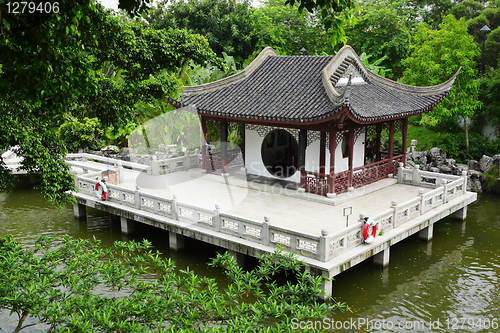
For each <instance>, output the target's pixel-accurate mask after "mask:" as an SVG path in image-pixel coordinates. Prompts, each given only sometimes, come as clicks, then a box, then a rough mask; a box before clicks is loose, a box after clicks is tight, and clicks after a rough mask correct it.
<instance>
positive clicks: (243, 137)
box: [241, 123, 246, 167]
mask: <svg viewBox="0 0 500 333" xmlns="http://www.w3.org/2000/svg"><path fill="white" fill-rule="evenodd" d="M241 126H242V127H243V131H242V132H241V139H242V140H243V143H242V145H241V155H242V157H243V167H245V145H246V142H245V123H243V124H241Z"/></svg>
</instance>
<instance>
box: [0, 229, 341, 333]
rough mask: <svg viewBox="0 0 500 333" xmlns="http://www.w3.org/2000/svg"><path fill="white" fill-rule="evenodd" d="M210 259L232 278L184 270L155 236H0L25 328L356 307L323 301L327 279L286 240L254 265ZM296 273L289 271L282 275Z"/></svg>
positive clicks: (15, 308) (285, 316) (269, 317)
mask: <svg viewBox="0 0 500 333" xmlns="http://www.w3.org/2000/svg"><path fill="white" fill-rule="evenodd" d="M209 265H210V266H212V267H217V268H219V269H221V270H222V271H223V272H224V274H225V275H226V276H227V278H228V279H227V283H223V285H227V286H223V285H218V284H217V282H216V281H215V279H212V278H208V277H203V276H198V275H196V274H195V273H194V272H193V271H192V270H190V269H189V268H188V269H186V270H177V269H176V266H175V263H174V262H173V261H172V260H171V259H165V258H164V257H163V256H162V255H161V254H160V253H159V252H154V251H153V250H152V246H151V243H150V242H148V241H147V240H143V241H142V242H141V243H137V242H133V241H132V242H115V243H114V244H113V245H111V246H109V247H103V246H102V245H101V244H100V242H99V241H98V240H97V239H95V238H94V239H93V240H85V239H70V238H69V237H68V236H65V237H63V238H57V239H50V238H47V237H46V236H42V237H40V238H39V239H38V240H37V242H36V244H35V246H34V247H31V248H24V247H22V246H21V245H20V244H19V243H18V242H17V241H16V240H14V239H13V238H12V236H7V237H0V310H3V309H5V310H7V311H10V312H11V314H14V313H15V314H17V318H18V325H17V327H16V329H15V330H14V331H13V332H15V333H17V332H18V331H20V330H22V329H23V328H25V327H28V326H31V325H33V324H31V323H26V322H25V321H26V319H27V318H28V317H30V318H31V321H32V322H34V323H38V322H40V323H45V324H47V325H48V326H50V328H49V329H48V331H49V332H101V333H111V332H113V333H114V332H138V333H142V332H143V333H147V332H179V333H180V332H186V333H187V332H254V331H258V332H285V331H289V328H290V325H291V320H292V318H297V319H299V320H304V321H305V320H312V319H315V320H322V319H323V318H328V317H331V316H332V315H333V314H334V313H335V312H337V311H342V310H344V309H345V310H348V309H349V308H348V307H347V306H346V305H345V304H344V303H339V302H337V301H335V300H334V299H333V298H331V297H330V298H329V301H328V302H324V303H323V302H320V301H319V300H318V299H317V296H318V295H324V292H323V291H322V290H321V284H322V283H324V282H325V281H324V279H323V278H322V277H321V276H314V275H312V274H310V273H309V271H308V270H306V269H305V265H306V264H305V263H304V262H302V261H299V260H298V259H297V258H296V256H295V255H294V254H287V253H283V252H282V251H281V250H280V249H278V250H276V252H274V253H267V254H264V255H261V256H260V257H259V263H258V265H257V267H256V268H254V269H252V270H251V271H244V270H243V269H242V268H241V267H239V266H238V265H237V264H236V259H235V258H234V257H232V256H230V255H229V254H228V253H225V254H218V255H217V257H216V258H214V259H213V260H212V261H211V262H210V263H209ZM283 275H286V276H287V279H286V281H283V282H282V281H277V279H276V277H279V276H283Z"/></svg>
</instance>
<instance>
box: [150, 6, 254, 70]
mask: <svg viewBox="0 0 500 333" xmlns="http://www.w3.org/2000/svg"><path fill="white" fill-rule="evenodd" d="M252 12H253V8H252V7H250V2H249V1H244V2H243V3H236V2H235V1H233V0H222V1H221V0H202V1H198V0H188V1H183V0H176V1H173V2H170V4H168V5H167V1H160V2H159V3H158V4H157V5H156V7H154V8H153V9H152V10H151V11H150V13H149V15H148V17H147V20H148V22H149V23H150V24H151V26H152V27H154V28H155V29H163V28H178V29H188V30H189V31H190V32H192V33H197V34H201V35H203V36H205V37H206V38H207V40H208V43H209V45H210V47H211V49H212V50H213V51H214V52H215V53H217V54H218V55H219V56H222V54H223V52H225V53H226V54H230V55H232V56H234V57H235V60H236V62H237V63H241V62H243V60H244V59H245V58H247V57H248V55H249V54H251V53H252V52H254V51H255V45H256V43H257V39H256V37H255V31H256V30H255V22H254V21H253V20H252Z"/></svg>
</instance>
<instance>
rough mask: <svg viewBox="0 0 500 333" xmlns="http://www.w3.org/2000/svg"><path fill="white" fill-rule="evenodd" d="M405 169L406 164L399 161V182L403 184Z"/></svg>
mask: <svg viewBox="0 0 500 333" xmlns="http://www.w3.org/2000/svg"><path fill="white" fill-rule="evenodd" d="M403 170H404V164H403V163H399V168H398V183H399V184H402V183H403V178H404V177H403V176H404V175H403V172H404V171H403Z"/></svg>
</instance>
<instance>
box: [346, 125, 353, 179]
mask: <svg viewBox="0 0 500 333" xmlns="http://www.w3.org/2000/svg"><path fill="white" fill-rule="evenodd" d="M353 155H354V129H352V128H351V129H350V130H349V176H348V178H347V185H348V187H351V186H352V169H353Z"/></svg>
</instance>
